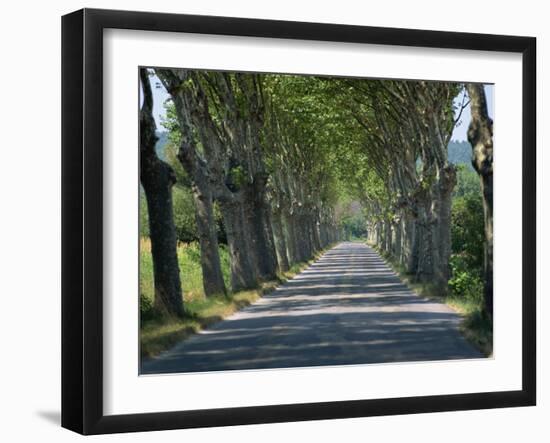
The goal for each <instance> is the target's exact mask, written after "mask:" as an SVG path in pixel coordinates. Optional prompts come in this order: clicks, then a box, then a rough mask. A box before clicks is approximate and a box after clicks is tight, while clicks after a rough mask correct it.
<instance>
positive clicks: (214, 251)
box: [193, 185, 227, 296]
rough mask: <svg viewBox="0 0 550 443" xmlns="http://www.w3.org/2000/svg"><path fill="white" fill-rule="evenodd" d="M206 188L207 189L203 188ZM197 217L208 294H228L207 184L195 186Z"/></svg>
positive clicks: (204, 284)
mask: <svg viewBox="0 0 550 443" xmlns="http://www.w3.org/2000/svg"><path fill="white" fill-rule="evenodd" d="M201 188H206V189H201ZM193 198H194V202H195V219H196V221H197V231H198V234H199V244H200V249H201V267H202V281H203V282H202V283H203V288H204V293H205V295H206V296H213V295H227V290H226V288H225V282H224V280H223V274H222V268H221V263H220V251H219V245H218V235H217V232H216V222H215V220H214V209H213V201H212V194H211V192H209V191H208V189H207V186H197V185H194V186H193Z"/></svg>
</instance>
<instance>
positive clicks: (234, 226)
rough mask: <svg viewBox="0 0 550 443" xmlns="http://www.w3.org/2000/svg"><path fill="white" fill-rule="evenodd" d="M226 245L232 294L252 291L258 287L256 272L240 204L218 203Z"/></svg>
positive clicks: (246, 225)
mask: <svg viewBox="0 0 550 443" xmlns="http://www.w3.org/2000/svg"><path fill="white" fill-rule="evenodd" d="M220 209H221V212H222V216H223V222H224V225H225V231H226V234H227V244H228V246H229V255H230V258H231V260H230V261H231V288H232V289H233V292H237V291H243V290H247V289H254V288H256V287H257V286H258V280H257V271H256V267H255V266H254V263H252V261H251V259H252V255H251V254H250V245H249V243H248V241H247V237H249V233H248V232H247V230H248V229H247V227H248V223H247V220H246V217H245V214H244V211H243V206H242V204H241V203H240V202H231V203H229V202H224V201H222V202H220Z"/></svg>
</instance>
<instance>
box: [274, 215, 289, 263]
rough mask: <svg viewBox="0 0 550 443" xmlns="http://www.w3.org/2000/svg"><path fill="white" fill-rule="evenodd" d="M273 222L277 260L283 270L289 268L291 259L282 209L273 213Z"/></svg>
mask: <svg viewBox="0 0 550 443" xmlns="http://www.w3.org/2000/svg"><path fill="white" fill-rule="evenodd" d="M271 224H272V225H273V239H274V241H275V251H276V253H277V261H278V262H279V267H280V269H281V271H282V272H286V271H288V270H289V268H290V266H289V259H288V255H287V244H286V239H285V234H284V228H283V223H282V217H281V211H280V210H276V211H273V212H272V214H271Z"/></svg>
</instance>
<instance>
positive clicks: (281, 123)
mask: <svg viewBox="0 0 550 443" xmlns="http://www.w3.org/2000/svg"><path fill="white" fill-rule="evenodd" d="M155 74H156V75H157V77H158V78H159V79H160V81H161V82H162V83H163V85H164V87H165V88H166V90H167V91H168V93H169V94H170V97H171V101H172V103H173V116H174V117H175V118H174V119H173V121H172V122H173V123H174V124H175V125H176V126H177V127H176V128H172V129H173V131H172V133H175V134H177V137H176V138H177V140H176V141H177V144H178V146H179V149H178V152H177V158H178V160H179V162H180V164H181V165H182V167H183V169H184V171H185V173H186V175H187V177H188V179H189V180H190V183H191V189H192V194H193V200H194V206H195V217H196V227H197V232H198V236H199V243H200V250H201V266H202V272H203V282H204V292H205V294H206V295H207V296H211V295H219V294H227V293H228V288H226V287H225V283H224V280H223V276H222V272H221V266H220V257H219V248H218V236H217V232H216V224H215V222H214V205H215V204H216V205H217V206H218V207H219V210H220V212H221V214H222V218H223V224H224V228H225V234H226V238H227V243H228V246H229V254H230V263H231V290H232V291H239V290H244V289H250V288H255V287H257V286H258V283H259V282H261V281H265V280H271V279H274V278H276V276H277V271H278V270H281V271H286V270H288V269H289V268H290V266H291V265H292V264H294V263H297V262H302V261H305V260H307V259H309V258H311V257H312V256H313V254H314V253H315V252H316V251H319V250H321V249H322V248H324V247H326V246H327V245H329V244H330V243H333V242H334V241H336V240H337V239H338V238H339V235H340V230H339V227H338V223H337V221H336V217H335V211H334V198H335V197H334V196H335V188H336V186H337V182H336V179H335V172H334V171H333V170H332V169H331V167H330V163H331V161H332V160H333V158H332V154H331V153H330V150H328V149H327V147H326V146H325V145H323V143H320V142H318V141H319V140H318V139H319V137H318V136H317V135H316V134H315V131H314V127H313V126H312V121H308V120H307V118H306V117H307V113H305V112H304V110H303V109H302V108H301V107H300V106H299V105H300V104H299V103H297V102H295V101H294V102H293V98H292V94H289V91H290V89H292V88H291V87H290V85H289V84H283V83H285V82H286V83H288V82H291V81H292V80H291V79H289V78H283V77H281V78H279V77H266V76H260V75H254V74H229V73H221V72H198V71H189V70H182V69H156V70H155ZM140 77H141V83H142V90H143V95H144V101H143V105H142V108H141V118H140V131H141V138H140V143H141V145H140V151H141V182H142V185H143V188H144V191H145V195H146V198H147V207H148V213H149V225H150V229H149V232H150V236H151V243H152V255H153V264H154V283H155V307H156V309H157V310H159V311H160V312H165V313H168V314H175V315H182V314H183V313H184V310H183V306H182V297H181V285H180V283H179V272H176V270H177V257H176V252H175V251H176V232H175V228H174V224H173V213H172V212H173V209H172V195H171V190H172V186H173V185H174V183H175V181H176V180H175V177H176V174H175V173H174V171H173V168H171V167H170V166H169V165H168V164H167V163H165V162H163V161H162V160H160V159H159V158H158V156H157V155H156V153H155V143H156V137H155V130H156V127H155V122H154V119H153V117H152V92H151V86H150V82H149V72H148V70H147V69H142V70H141V72H140ZM287 86H288V87H287ZM285 94H289V95H286V96H285ZM275 98H276V99H275ZM168 123H169V124H170V120H169V122H168Z"/></svg>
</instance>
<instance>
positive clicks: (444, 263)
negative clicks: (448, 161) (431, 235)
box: [438, 165, 456, 287]
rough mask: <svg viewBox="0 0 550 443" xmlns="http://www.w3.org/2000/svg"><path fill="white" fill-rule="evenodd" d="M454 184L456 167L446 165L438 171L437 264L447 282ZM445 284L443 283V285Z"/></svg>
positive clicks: (449, 271)
mask: <svg viewBox="0 0 550 443" xmlns="http://www.w3.org/2000/svg"><path fill="white" fill-rule="evenodd" d="M455 185H456V169H455V167H454V166H452V165H447V166H446V167H444V168H443V169H442V170H441V171H440V179H439V198H440V205H439V217H438V218H439V260H440V262H439V266H440V268H441V269H440V272H441V273H442V278H443V279H444V280H445V282H447V283H448V281H449V278H450V277H451V269H450V263H449V261H450V258H451V206H452V193H453V189H454V187H455ZM446 286H447V284H446V285H445V287H446Z"/></svg>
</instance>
